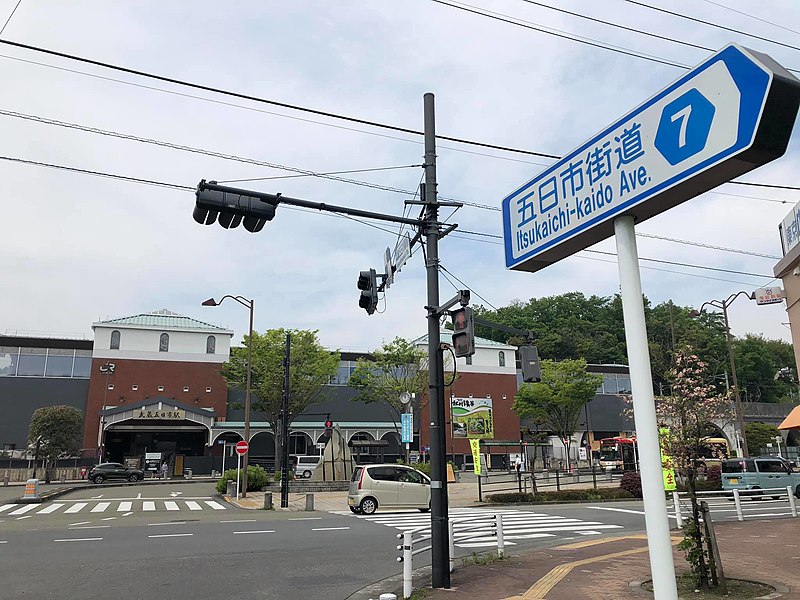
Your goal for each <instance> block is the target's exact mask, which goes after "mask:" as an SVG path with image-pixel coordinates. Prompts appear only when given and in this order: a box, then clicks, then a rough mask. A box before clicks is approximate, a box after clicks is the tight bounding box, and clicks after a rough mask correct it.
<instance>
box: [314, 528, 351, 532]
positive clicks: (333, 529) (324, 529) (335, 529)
mask: <svg viewBox="0 0 800 600" xmlns="http://www.w3.org/2000/svg"><path fill="white" fill-rule="evenodd" d="M342 529H350V528H349V527H316V528H312V529H311V531H339V530H342Z"/></svg>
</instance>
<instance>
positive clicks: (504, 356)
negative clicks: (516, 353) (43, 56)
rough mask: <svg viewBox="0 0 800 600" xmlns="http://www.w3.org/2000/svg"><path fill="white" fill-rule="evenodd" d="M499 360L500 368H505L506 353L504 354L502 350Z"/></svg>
mask: <svg viewBox="0 0 800 600" xmlns="http://www.w3.org/2000/svg"><path fill="white" fill-rule="evenodd" d="M498 360H499V361H500V366H501V367H505V366H506V353H505V352H503V351H502V350H501V351H500V354H499V355H498Z"/></svg>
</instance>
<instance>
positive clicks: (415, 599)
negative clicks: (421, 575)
mask: <svg viewBox="0 0 800 600" xmlns="http://www.w3.org/2000/svg"><path fill="white" fill-rule="evenodd" d="M427 597H428V589H427V588H419V589H418V590H414V593H413V594H411V596H409V597H408V600H422V599H423V598H427Z"/></svg>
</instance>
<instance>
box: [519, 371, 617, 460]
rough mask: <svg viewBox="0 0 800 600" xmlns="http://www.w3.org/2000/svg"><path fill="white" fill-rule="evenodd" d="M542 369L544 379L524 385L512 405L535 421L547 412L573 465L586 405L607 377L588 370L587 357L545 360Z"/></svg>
mask: <svg viewBox="0 0 800 600" xmlns="http://www.w3.org/2000/svg"><path fill="white" fill-rule="evenodd" d="M541 368H542V380H541V381H540V382H538V383H525V384H522V386H520V388H519V391H518V392H517V395H516V396H515V397H514V404H513V405H512V406H511V408H512V410H514V412H516V413H517V414H518V415H519V416H520V417H531V418H532V419H534V421H535V420H536V419H537V418H539V419H542V418H543V417H544V416H545V415H546V426H547V428H548V429H549V430H550V431H551V432H552V433H553V434H554V435H557V436H558V437H559V438H561V442H562V443H563V444H564V450H565V451H566V454H567V468H569V465H570V457H569V449H570V445H571V442H572V435H573V434H574V433H575V430H576V429H577V427H578V421H579V419H580V417H581V411H582V410H583V407H584V406H585V405H586V403H587V402H589V401H590V400H591V399H592V398H593V397H594V395H595V393H596V392H597V388H598V386H600V385H601V384H602V383H603V376H602V375H595V374H593V373H588V372H587V371H586V361H585V360H584V359H578V360H562V361H561V362H555V361H552V360H543V361H542V363H541Z"/></svg>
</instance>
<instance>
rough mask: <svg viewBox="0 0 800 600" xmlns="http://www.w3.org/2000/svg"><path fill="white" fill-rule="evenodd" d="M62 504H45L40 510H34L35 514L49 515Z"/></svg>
mask: <svg viewBox="0 0 800 600" xmlns="http://www.w3.org/2000/svg"><path fill="white" fill-rule="evenodd" d="M62 506H64V505H63V504H51V505H50V506H45V507H44V508H43V509H42V510H39V511H36V514H37V515H49V514H50V513H51V512H54V511H56V510H58V509H59V508H61V507H62Z"/></svg>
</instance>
